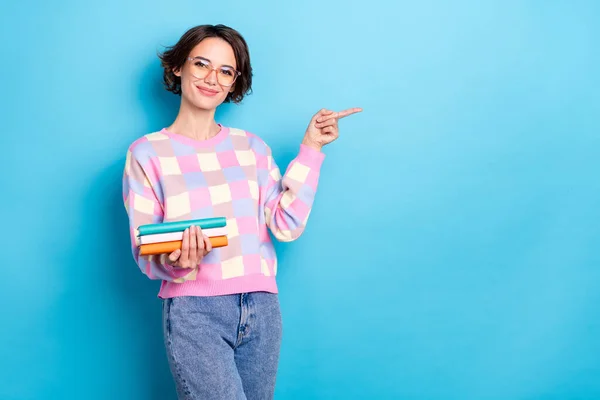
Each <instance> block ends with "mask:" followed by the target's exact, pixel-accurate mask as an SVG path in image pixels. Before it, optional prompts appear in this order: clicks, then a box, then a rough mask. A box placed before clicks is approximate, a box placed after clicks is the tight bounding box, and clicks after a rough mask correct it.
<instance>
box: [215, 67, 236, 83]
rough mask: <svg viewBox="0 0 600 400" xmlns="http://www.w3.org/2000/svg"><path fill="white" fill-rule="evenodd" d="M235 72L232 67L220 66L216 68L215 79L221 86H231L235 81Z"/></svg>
mask: <svg viewBox="0 0 600 400" xmlns="http://www.w3.org/2000/svg"><path fill="white" fill-rule="evenodd" d="M236 77H237V73H236V71H235V70H234V69H233V68H227V67H222V68H219V69H218V70H217V79H218V80H219V83H220V84H221V85H223V86H231V85H233V82H235V78H236Z"/></svg>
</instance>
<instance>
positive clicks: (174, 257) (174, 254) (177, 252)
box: [169, 249, 181, 263]
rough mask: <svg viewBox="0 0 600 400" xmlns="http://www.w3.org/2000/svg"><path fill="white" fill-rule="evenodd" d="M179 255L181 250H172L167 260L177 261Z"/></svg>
mask: <svg viewBox="0 0 600 400" xmlns="http://www.w3.org/2000/svg"><path fill="white" fill-rule="evenodd" d="M179 256H181V250H180V249H177V250H175V251H174V252H172V253H171V254H169V261H170V262H171V263H174V262H177V260H178V259H179Z"/></svg>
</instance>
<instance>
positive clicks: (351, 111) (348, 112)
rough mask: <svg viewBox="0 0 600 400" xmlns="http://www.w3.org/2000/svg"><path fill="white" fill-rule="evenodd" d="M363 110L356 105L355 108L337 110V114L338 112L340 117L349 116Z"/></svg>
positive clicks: (337, 115)
mask: <svg viewBox="0 0 600 400" xmlns="http://www.w3.org/2000/svg"><path fill="white" fill-rule="evenodd" d="M361 111H362V108H359V107H354V108H349V109H347V110H343V111H340V112H337V113H335V114H336V118H337V119H340V118H344V117H347V116H348V115H352V114H356V113H358V112H361Z"/></svg>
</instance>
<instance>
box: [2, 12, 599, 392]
mask: <svg viewBox="0 0 600 400" xmlns="http://www.w3.org/2000/svg"><path fill="white" fill-rule="evenodd" d="M286 3H287V2H286ZM599 4H600V3H598V2H594V1H485V2H480V1H466V0H463V1H454V2H442V1H438V2H434V1H422V2H407V1H401V2H396V1H394V2H392V1H388V2H384V1H377V0H376V1H369V2H363V1H360V2H359V1H338V2H331V1H329V2H327V1H314V0H309V1H305V2H304V3H303V5H299V4H298V3H297V2H296V3H295V5H293V6H292V5H289V4H285V3H284V2H276V1H274V0H273V1H263V2H250V1H239V2H236V1H229V2H197V1H187V2H186V1H174V2H172V3H170V4H168V3H166V2H164V1H160V2H159V1H140V0H133V1H127V2H123V3H121V2H117V1H116V0H105V1H101V2H77V1H62V2H59V3H55V2H42V1H39V0H35V1H22V2H16V1H13V2H8V3H6V2H5V3H3V5H2V12H0V32H1V37H2V51H1V54H2V62H1V63H0V68H1V71H2V76H3V83H2V96H1V100H0V102H1V105H2V107H1V109H2V124H3V132H2V134H1V135H0V140H1V142H0V144H1V146H2V157H1V160H0V163H1V164H0V165H1V167H2V171H3V178H2V191H3V196H2V211H3V222H4V224H3V226H4V230H3V232H2V234H1V235H2V236H1V239H2V242H3V243H4V244H5V245H6V246H7V247H4V251H3V258H4V262H3V268H2V278H3V279H2V280H3V285H2V292H3V293H2V297H3V300H2V302H3V307H2V309H3V323H2V326H3V329H2V330H1V331H0V343H1V348H0V349H1V353H0V360H1V363H0V365H1V370H0V376H2V379H1V381H2V383H1V384H0V398H2V399H71V398H73V399H84V398H85V399H130V400H133V399H174V398H175V395H174V387H173V384H172V381H171V377H170V374H169V371H168V366H167V363H166V358H165V355H164V350H163V344H162V336H161V325H160V302H159V300H158V299H157V298H156V293H157V291H158V285H159V283H158V282H157V281H150V280H148V279H147V278H146V277H145V276H143V275H142V274H141V273H140V272H139V270H138V269H137V267H136V265H135V264H134V263H133V259H132V257H131V254H130V250H129V242H128V233H127V220H126V215H125V210H124V208H123V205H122V200H121V196H122V195H121V174H122V170H123V166H124V161H125V152H126V148H127V146H128V145H129V144H130V143H131V142H132V141H133V140H135V139H136V138H138V137H139V136H141V135H143V134H145V133H148V132H151V131H154V130H158V129H160V128H161V127H163V126H165V125H167V124H169V123H170V122H171V121H172V119H173V118H174V117H175V115H176V112H177V106H178V98H177V97H176V96H174V95H171V94H169V93H167V92H166V91H164V90H163V89H162V87H161V70H160V66H159V63H158V58H157V57H156V53H157V52H158V51H160V50H162V49H163V47H162V46H163V45H170V44H173V43H174V42H175V41H176V40H177V39H178V38H179V36H180V35H181V34H182V33H183V32H184V31H185V30H186V29H188V28H189V27H191V26H194V25H197V24H202V23H225V24H228V25H231V26H233V27H235V28H237V29H238V30H240V31H241V33H242V34H243V35H244V36H245V37H246V39H247V40H248V42H249V44H250V48H251V56H252V62H253V66H254V68H255V85H254V93H253V94H252V95H251V96H249V97H248V98H247V99H246V100H245V101H244V104H243V105H242V106H233V105H228V106H226V107H223V109H221V110H220V111H219V113H218V119H219V122H222V123H224V124H227V125H231V126H236V127H241V128H244V129H247V130H250V131H252V132H254V133H256V134H259V135H260V136H262V137H263V138H264V139H265V140H266V141H267V142H268V143H269V144H270V145H271V146H272V147H273V149H274V152H275V156H276V159H277V162H278V163H279V165H280V167H282V168H285V166H286V165H287V163H288V162H289V161H290V160H291V159H292V158H293V157H294V156H295V154H296V152H297V149H298V145H299V143H300V140H301V138H302V135H303V133H304V129H305V127H306V125H307V123H308V121H309V119H310V117H311V116H312V115H313V113H314V112H316V111H317V110H318V109H320V108H321V107H328V108H333V109H336V110H339V109H343V108H347V107H355V106H359V107H363V108H364V112H363V113H361V114H358V115H354V116H352V117H349V118H347V119H344V120H342V122H341V125H340V129H341V137H340V139H339V140H338V141H337V142H335V143H334V144H333V145H331V146H329V147H328V148H326V153H327V159H326V162H325V164H324V167H323V175H322V178H321V185H320V189H319V192H318V195H317V200H316V204H315V208H314V211H313V213H312V215H311V220H310V223H309V226H308V229H307V231H306V232H305V234H304V236H303V237H302V238H301V239H300V240H299V241H297V242H294V243H290V244H285V245H278V251H279V255H280V275H279V285H280V289H281V302H282V307H283V316H284V324H285V327H284V330H285V334H284V343H283V348H282V354H281V356H282V358H281V365H280V373H279V376H278V385H277V390H276V394H277V396H276V397H277V398H278V399H307V398H315V399H317V398H344V399H359V398H360V399H364V398H378V399H384V398H406V399H533V398H536V399H563V400H564V399H593V398H596V399H597V398H600V379H599V376H600V340H599V337H600V307H599V304H600V256H599V249H600V227H599V222H600V207H599V205H600V179H599V174H598V173H599V170H600V162H599V161H598V156H599V148H600V117H599V116H600V96H599V94H598V88H599V87H600V72H599V71H600V52H599V51H598V43H599V41H600V28H599V24H598V21H599V20H600V5H599Z"/></svg>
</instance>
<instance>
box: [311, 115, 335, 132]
mask: <svg viewBox="0 0 600 400" xmlns="http://www.w3.org/2000/svg"><path fill="white" fill-rule="evenodd" d="M335 124H337V119H335V118H333V117H331V118H330V119H328V120H326V121H323V122H317V123H316V124H315V128H318V129H321V128H325V127H326V126H332V125H335Z"/></svg>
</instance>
